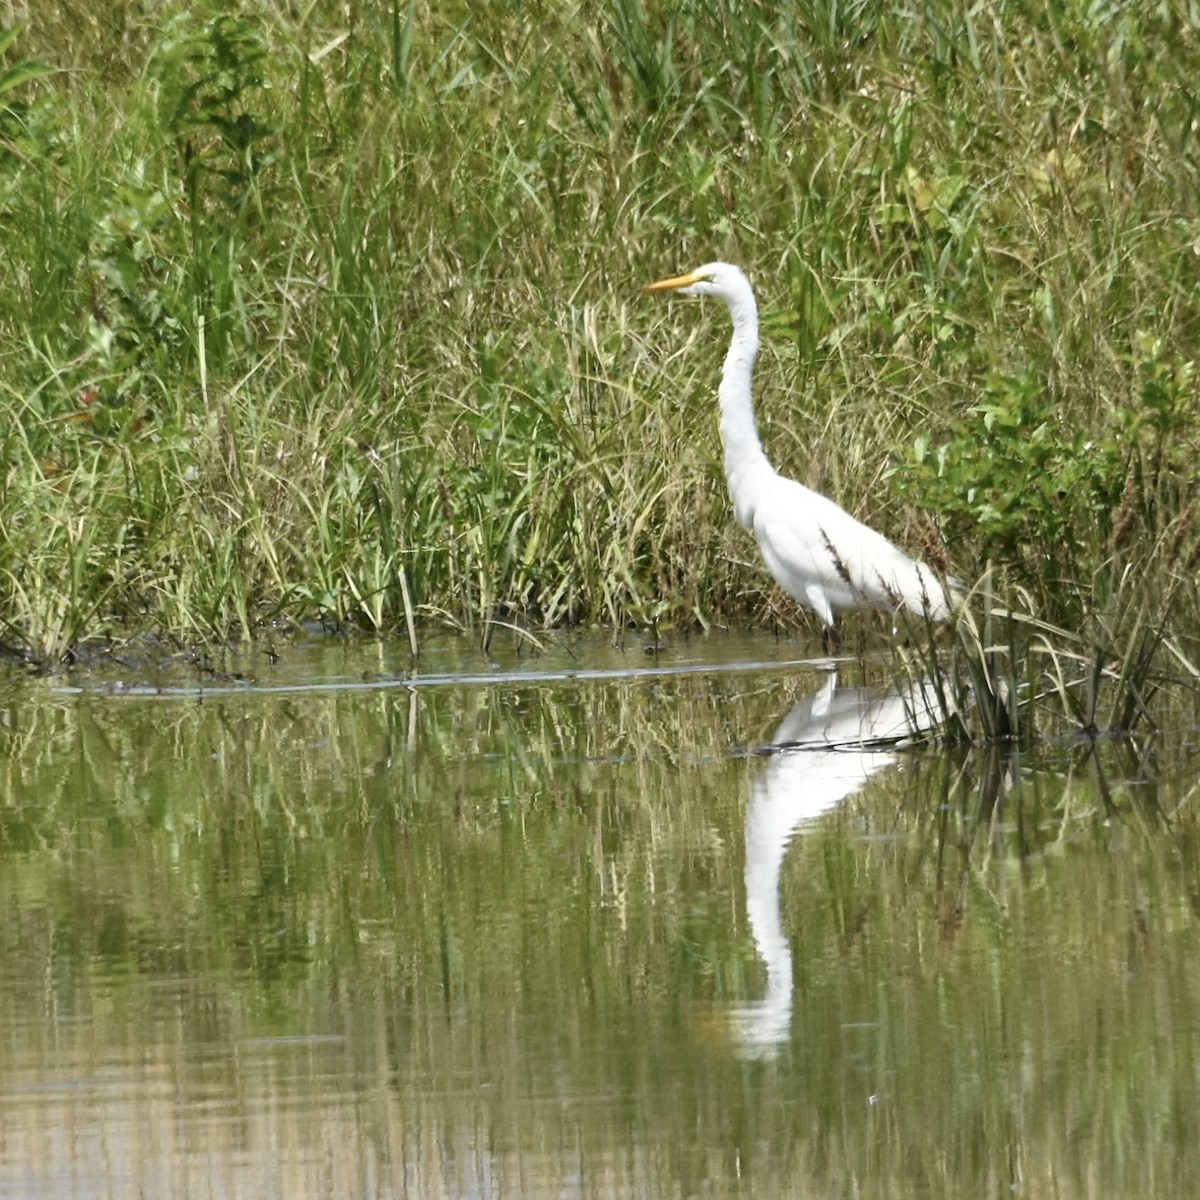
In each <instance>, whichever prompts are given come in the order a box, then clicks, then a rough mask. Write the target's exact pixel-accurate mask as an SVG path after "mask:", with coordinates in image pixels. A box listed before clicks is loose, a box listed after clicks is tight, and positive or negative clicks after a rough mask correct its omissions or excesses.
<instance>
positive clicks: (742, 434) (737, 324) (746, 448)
mask: <svg viewBox="0 0 1200 1200" xmlns="http://www.w3.org/2000/svg"><path fill="white" fill-rule="evenodd" d="M729 315H730V317H732V318H733V338H732V339H731V340H730V343H729V353H728V354H727V355H726V356H725V366H724V368H723V369H722V371H721V386H720V388H719V389H718V391H717V398H718V399H719V400H720V403H721V442H722V444H723V445H724V447H725V478H726V479H727V480H728V481H729V495H730V498H731V499H732V500H733V508H734V512H735V513H736V514H737V519H738V521H739V522H741V524H742V525H745V526H747V527H749V526H750V525H751V524H752V523H753V520H754V508H755V501H756V497H757V495H758V492H759V489H760V488H761V486H762V484H763V482H764V481H765V480H766V479H767V478H768V477H770V476H771V475H773V474H774V468H773V467H772V466H771V464H770V463H769V462H768V461H767V456H766V455H765V454H764V453H763V448H762V442H761V441H760V440H759V437H758V428H757V426H756V425H755V422H754V401H753V398H752V393H751V389H752V386H753V380H754V360H755V359H756V358H757V357H758V312H757V309H756V307H755V304H754V295H753V293H752V292H751V291H750V290H749V287H747V289H746V294H745V295H744V296H736V297H734V298H732V299H730V300H729Z"/></svg>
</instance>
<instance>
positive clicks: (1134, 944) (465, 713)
mask: <svg viewBox="0 0 1200 1200" xmlns="http://www.w3.org/2000/svg"><path fill="white" fill-rule="evenodd" d="M366 670H367V667H366V665H365V663H360V664H358V666H357V667H356V668H355V669H353V670H347V671H346V672H345V673H344V677H345V678H347V679H350V678H361V677H362V675H363V673H364V671H366ZM826 679H827V677H825V676H824V675H821V674H819V673H811V672H804V671H796V670H793V671H777V670H763V671H761V672H756V673H736V674H688V675H679V676H670V675H663V676H645V677H641V678H638V679H636V680H632V681H631V680H618V679H610V680H601V681H584V682H579V681H572V680H569V679H558V680H556V681H555V682H552V683H547V684H539V683H536V682H528V681H526V682H522V683H498V684H497V685H495V686H491V687H484V686H478V685H475V686H470V687H466V686H439V687H420V688H414V689H405V688H387V689H383V690H370V689H362V690H349V691H345V692H337V691H327V692H322V693H318V694H306V693H303V692H292V693H287V694H271V693H263V692H259V691H256V690H254V689H244V690H241V691H238V690H236V689H225V690H224V691H220V690H218V691H217V692H211V691H210V692H208V693H206V695H205V696H204V698H203V699H200V698H197V697H190V698H187V697H184V698H155V697H152V696H137V697H129V696H125V697H120V698H118V697H111V696H107V695H104V694H100V693H96V692H88V691H85V692H83V693H81V694H77V695H67V694H60V693H55V692H53V691H52V690H50V689H48V688H44V687H41V686H37V687H31V686H26V687H24V688H21V689H19V690H16V691H12V692H10V693H8V694H7V699H6V701H5V703H4V704H3V705H2V706H0V738H2V747H3V770H4V793H3V808H2V809H0V896H2V898H3V904H4V911H5V913H6V920H5V922H3V924H2V925H0V953H2V955H3V964H4V971H3V977H2V979H0V1028H2V1029H3V1031H4V1037H3V1039H0V1103H2V1104H3V1108H4V1112H5V1120H4V1122H3V1129H2V1130H0V1195H13V1196H17V1195H19V1196H22V1197H39V1196H51V1195H54V1196H61V1195H79V1196H107V1195H114V1196H115V1195H137V1194H139V1190H138V1189H141V1191H143V1192H144V1193H145V1194H147V1195H187V1194H203V1195H206V1196H207V1195H209V1194H212V1195H217V1196H242V1195H246V1196H249V1195H254V1196H259V1195H263V1196H273V1195H279V1196H288V1197H302V1196H317V1195H329V1194H333V1195H338V1196H399V1195H421V1196H507V1195H523V1196H551V1195H553V1196H562V1195H568V1196H573V1195H578V1196H691V1195H730V1194H738V1195H753V1196H756V1197H761V1196H767V1197H770V1196H813V1195H817V1196H822V1195H839V1196H840V1195H864V1196H897V1197H910V1196H911V1197H918V1196H946V1197H950V1196H955V1197H957V1196H963V1195H984V1196H990V1195H1010V1194H1013V1193H1014V1189H1015V1190H1016V1191H1018V1192H1019V1193H1020V1194H1025V1195H1039V1196H1069V1197H1073V1196H1112V1195H1126V1196H1136V1195H1145V1196H1151V1195H1154V1196H1167V1195H1180V1196H1183V1195H1193V1194H1196V1191H1197V1185H1198V1184H1200V1170H1198V1166H1200V1164H1198V1160H1197V1156H1198V1153H1200V1151H1198V1150H1197V1146H1198V1144H1200V1143H1198V1139H1197V1137H1196V1132H1197V1130H1196V1121H1197V1118H1196V1113H1197V1111H1200V1106H1198V1104H1197V1101H1198V1099H1200V1096H1198V1095H1197V1092H1198V1082H1197V1067H1196V1064H1197V1062H1198V1061H1200V1055H1198V1051H1200V1044H1198V1036H1197V1030H1198V1026H1200V996H1198V995H1197V991H1198V990H1200V969H1198V967H1197V965H1196V964H1197V955H1196V953H1195V946H1196V908H1195V905H1196V903H1197V895H1198V891H1197V883H1196V880H1197V873H1196V865H1197V863H1196V860H1197V837H1196V822H1195V818H1194V815H1193V807H1194V806H1193V804H1192V803H1191V797H1190V790H1191V789H1192V788H1193V787H1194V774H1195V773H1194V769H1193V768H1191V767H1190V759H1189V755H1188V753H1187V747H1186V745H1185V743H1184V741H1183V737H1182V733H1180V735H1179V736H1178V737H1177V738H1176V739H1175V740H1174V741H1173V743H1172V745H1174V746H1175V747H1176V748H1177V749H1176V751H1173V752H1172V753H1171V754H1170V755H1168V754H1167V752H1166V751H1164V750H1162V749H1160V750H1159V751H1158V760H1155V761H1147V760H1146V758H1145V756H1142V757H1139V755H1138V752H1137V749H1136V748H1133V747H1128V746H1124V745H1109V746H1102V747H1100V748H1099V749H1093V748H1090V747H1071V746H1065V745H1064V746H1062V747H1059V748H1057V749H1055V750H1054V751H1053V752H1046V753H1043V754H1040V755H1039V756H1038V757H1037V758H1036V759H1032V758H1019V757H1015V756H1008V757H1003V756H1000V755H997V754H992V755H988V754H984V753H980V754H977V755H967V756H961V755H959V756H955V757H949V756H946V755H943V754H940V753H937V752H934V751H920V752H910V753H902V754H892V753H887V754H880V753H878V752H875V757H874V758H872V759H871V760H870V761H869V762H866V763H864V762H863V761H862V760H861V759H860V760H859V761H858V763H857V769H859V770H860V771H861V776H862V778H861V780H860V781H859V784H858V785H857V786H847V787H845V789H844V790H845V791H846V792H847V793H848V794H846V795H845V796H844V798H842V799H841V800H840V802H837V803H834V802H833V801H831V800H829V799H828V797H829V791H828V787H829V782H828V781H829V779H830V778H833V777H834V776H837V774H838V771H840V772H841V777H844V776H846V774H847V771H848V770H850V768H844V767H843V766H842V763H841V761H840V760H839V761H837V762H834V761H833V760H831V759H830V758H829V757H828V751H826V750H824V749H823V748H822V747H821V746H820V745H819V742H820V739H819V738H817V739H815V742H816V745H815V748H812V747H810V749H809V750H807V751H793V752H791V753H789V754H775V755H766V754H760V753H752V752H750V750H752V749H753V748H754V747H759V746H764V745H766V744H767V743H769V742H770V741H771V739H772V737H773V736H774V735H775V732H776V730H777V728H778V727H779V725H780V723H781V722H782V721H783V720H784V718H785V716H786V715H787V714H789V713H790V712H792V710H793V708H794V706H796V705H800V706H801V709H800V712H801V718H800V727H801V728H802V729H803V728H807V729H808V730H809V731H810V732H811V731H812V730H813V729H817V730H820V729H828V720H829V717H828V707H827V706H825V707H822V703H821V702H820V701H819V696H820V691H821V689H822V687H823V686H825V685H826ZM846 690H848V689H846ZM814 696H816V697H818V701H817V702H814ZM826 699H827V700H828V697H827V698H826ZM814 703H816V707H815V708H814ZM814 714H815V715H814ZM792 733H793V734H795V729H794V728H793V729H792ZM1165 744H1166V742H1165V741H1164V745H1165ZM841 753H842V754H843V755H845V756H846V758H845V761H846V762H847V763H849V762H852V761H853V756H852V754H851V752H850V751H847V750H845V748H843V750H842V752H841ZM821 755H824V757H823V758H822V757H820V756H821ZM835 768H836V769H835ZM821 771H824V772H825V776H824V783H822V782H821V778H820V777H819V776H820V772H821ZM830 772H832V773H833V774H832V775H831V774H830ZM822 788H825V789H826V790H825V791H824V792H822V790H821V789H822ZM772 789H773V790H772ZM822 796H824V797H825V799H826V801H828V802H827V803H819V801H821V798H822ZM772 802H774V803H775V809H774V812H773V815H772V814H771V813H770V811H769V810H768V809H764V807H763V806H764V805H767V804H770V803H772ZM756 806H757V807H756ZM822 809H823V810H824V811H820V810H822ZM756 811H757V812H758V814H759V816H762V815H763V813H764V811H766V812H767V814H768V816H769V817H770V819H772V820H774V821H775V822H776V825H775V833H774V834H773V835H772V834H771V832H770V830H769V829H768V830H767V831H766V833H764V828H765V826H761V825H760V826H759V827H758V828H757V831H756V827H755V825H754V821H755V819H756V818H755V817H754V814H755V813H756ZM813 814H816V815H813ZM766 819H767V818H766V817H764V818H763V820H764V821H766ZM772 836H774V838H775V843H776V847H777V848H778V847H782V845H783V839H785V838H786V839H788V840H787V846H786V853H777V854H775V856H774V859H773V860H769V859H768V858H764V857H762V854H764V853H766V854H769V851H770V847H771V839H772ZM756 839H757V840H756ZM756 847H757V849H756ZM756 855H757V856H758V857H756ZM756 863H757V866H756ZM764 864H765V865H764ZM760 868H762V870H766V871H767V872H768V874H767V875H764V874H763V873H762V870H760ZM756 872H757V874H756ZM770 872H774V875H773V877H771V876H770V874H769V873H770ZM764 880H765V885H764ZM756 885H759V890H758V892H757V894H756V892H755V887H756ZM748 888H749V894H748V892H747V889H748ZM772 898H774V902H775V903H774V907H773V908H772V903H771V902H772ZM772 920H774V922H775V924H774V926H772V925H771V922H772ZM764 922H765V923H764ZM772 936H774V937H775V938H776V941H775V943H774V944H773V945H774V951H781V952H782V953H783V954H784V955H786V961H785V959H782V958H779V957H778V956H776V957H775V958H774V961H773V962H770V963H768V962H764V957H763V954H762V953H760V951H764V950H765V951H766V957H767V958H768V959H771V958H772V955H773V953H774V951H773V950H772V943H771V937H772ZM768 967H769V968H770V970H768ZM785 971H790V973H791V978H790V983H789V986H786V987H784V988H780V987H779V980H780V978H781V977H782V976H781V972H785ZM772 989H774V991H775V992H777V993H779V994H778V995H775V996H774V997H772Z"/></svg>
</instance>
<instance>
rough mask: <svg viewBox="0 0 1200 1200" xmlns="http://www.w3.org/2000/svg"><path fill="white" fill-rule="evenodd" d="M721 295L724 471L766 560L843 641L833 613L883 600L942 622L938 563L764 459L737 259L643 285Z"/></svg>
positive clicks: (945, 598) (753, 343)
mask: <svg viewBox="0 0 1200 1200" xmlns="http://www.w3.org/2000/svg"><path fill="white" fill-rule="evenodd" d="M644 290H645V291H648V292H666V291H674V292H678V293H680V294H681V295H685V296H716V297H717V298H718V299H719V300H724V301H725V304H726V305H727V306H728V308H729V315H730V317H732V318H733V338H732V339H731V341H730V343H729V353H728V354H727V355H726V356H725V366H724V367H723V368H722V371H721V386H720V388H719V389H718V391H717V397H718V400H719V401H720V405H721V441H722V442H723V443H724V446H725V477H726V479H727V480H728V481H729V495H730V498H731V499H732V500H733V509H734V512H735V513H736V515H737V519H738V521H739V522H741V524H742V525H744V526H745V527H746V528H747V529H749V530H751V531H752V532H753V533H754V536H755V538H756V539H757V540H758V548H759V550H760V551H761V552H762V556H763V560H764V561H765V562H766V564H767V569H768V570H769V571H770V572H771V574H772V576H774V578H775V581H776V582H777V583H778V584H779V585H780V587H782V588H783V590H784V591H785V592H787V594H788V595H789V596H791V597H792V598H793V599H795V600H798V601H799V602H800V603H801V604H805V605H807V606H808V607H809V608H811V609H812V610H813V612H815V613H816V614H817V616H818V617H820V619H821V621H822V622H823V623H824V625H825V636H826V639H827V640H833V641H835V642H836V640H837V631H836V628H835V625H834V614H835V613H839V612H847V611H849V610H851V609H860V608H877V609H886V610H890V611H891V612H893V613H897V612H899V611H900V610H904V611H906V612H908V613H911V614H912V615H913V616H916V617H921V616H924V617H927V618H928V619H930V620H932V621H935V622H936V621H944V620H945V619H946V618H947V617H948V616H949V615H950V606H951V598H950V596H949V595H948V594H947V591H946V589H945V588H944V587H943V586H942V584H941V583H940V582H939V581H938V578H937V576H936V575H935V574H934V572H933V571H932V570H931V569H930V568H929V567H928V566H926V565H925V564H924V563H919V562H917V561H915V560H914V559H911V558H909V556H908V555H907V554H905V553H904V552H903V551H902V550H899V549H897V548H896V547H895V546H893V545H892V543H891V542H889V541H888V540H887V538H885V537H883V536H882V535H881V534H878V533H876V532H875V530H873V529H870V528H868V527H867V526H866V525H864V524H863V523H862V522H861V521H858V520H856V519H855V518H854V517H852V516H851V515H850V514H849V513H848V512H846V510H845V509H843V508H841V507H840V506H839V505H837V504H835V503H834V502H833V501H832V500H830V499H828V498H827V497H825V496H822V495H821V494H820V493H819V492H814V491H812V490H811V489H810V488H806V487H805V486H804V485H803V484H800V483H797V482H796V481H795V480H794V479H787V478H785V477H784V476H782V475H780V474H779V472H778V471H776V470H775V468H774V467H773V466H771V464H770V462H768V461H767V456H766V454H764V453H763V448H762V442H761V441H760V440H759V436H758V429H757V427H756V425H755V421H754V403H753V400H752V398H751V381H752V378H753V374H754V360H755V358H757V356H758V307H757V305H756V304H755V302H754V290H753V288H751V286H750V281H749V280H748V279H747V278H746V276H745V274H744V273H743V272H742V271H741V269H740V268H738V267H735V266H732V265H731V264H729V263H722V262H714V263H708V264H707V265H706V266H703V267H698V268H697V269H696V270H695V271H692V272H691V273H690V274H687V275H678V276H676V277H675V278H673V279H663V280H660V281H659V282H658V283H651V284H648V285H647V286H646V288H645V289H644Z"/></svg>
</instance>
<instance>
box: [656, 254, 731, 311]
mask: <svg viewBox="0 0 1200 1200" xmlns="http://www.w3.org/2000/svg"><path fill="white" fill-rule="evenodd" d="M642 290H643V291H646V292H678V293H679V294H680V295H681V296H717V297H718V298H720V299H721V300H724V301H725V303H726V304H729V305H730V306H732V305H733V304H735V303H737V302H738V301H740V300H743V299H744V298H746V297H748V296H750V297H752V296H753V293H752V292H751V289H750V281H749V280H748V279H747V278H746V276H745V274H744V273H743V271H742V269H741V267H735V266H734V265H733V264H732V263H724V262H712V263H706V264H705V265H704V266H702V267H697V268H696V269H695V270H694V271H689V272H688V274H686V275H676V276H675V277H674V278H672V279H660V280H659V281H658V282H657V283H648V284H647V285H646V286H645V287H644V288H643V289H642Z"/></svg>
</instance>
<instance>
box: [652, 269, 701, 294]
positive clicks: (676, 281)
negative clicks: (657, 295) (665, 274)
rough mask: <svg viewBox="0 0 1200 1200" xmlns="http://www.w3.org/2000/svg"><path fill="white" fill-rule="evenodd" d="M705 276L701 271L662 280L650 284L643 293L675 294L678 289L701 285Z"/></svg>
mask: <svg viewBox="0 0 1200 1200" xmlns="http://www.w3.org/2000/svg"><path fill="white" fill-rule="evenodd" d="M703 278H704V276H703V275H701V274H700V272H699V271H692V272H691V273H690V274H688V275H676V276H675V277H674V278H672V279H660V280H659V281H658V282H657V283H648V284H646V286H645V287H644V288H642V291H643V292H673V291H674V290H675V289H676V288H681V287H688V286H689V285H690V284H693V283H699V282H700V280H701V279H703Z"/></svg>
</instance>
